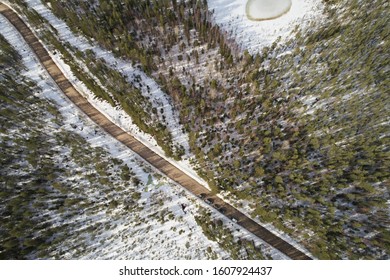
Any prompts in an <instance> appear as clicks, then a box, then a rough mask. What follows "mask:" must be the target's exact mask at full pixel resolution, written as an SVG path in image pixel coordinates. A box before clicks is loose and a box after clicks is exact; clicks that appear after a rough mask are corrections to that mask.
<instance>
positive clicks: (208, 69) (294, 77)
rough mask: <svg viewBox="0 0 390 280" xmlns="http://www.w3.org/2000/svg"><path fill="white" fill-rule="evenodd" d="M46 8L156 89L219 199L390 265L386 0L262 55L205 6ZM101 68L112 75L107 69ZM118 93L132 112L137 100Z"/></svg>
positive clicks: (356, 8)
mask: <svg viewBox="0 0 390 280" xmlns="http://www.w3.org/2000/svg"><path fill="white" fill-rule="evenodd" d="M14 2H21V1H14ZM46 2H47V3H48V4H50V7H51V9H52V10H53V12H54V13H55V14H56V15H57V16H58V17H60V18H63V19H64V20H65V21H66V22H67V24H68V25H69V26H70V27H71V28H72V30H73V31H74V32H76V33H80V34H83V35H84V36H86V37H87V38H89V39H91V40H95V41H96V42H97V43H98V44H100V45H101V46H102V47H104V48H107V49H109V50H112V51H113V52H114V53H115V55H117V56H118V57H121V58H124V59H128V60H130V61H132V63H134V65H137V66H138V67H140V68H141V69H143V70H144V71H145V72H146V73H148V74H149V75H151V76H152V77H154V78H155V79H156V81H157V82H158V83H159V84H160V85H161V87H162V88H163V89H164V91H165V92H166V93H167V94H168V95H169V96H170V97H171V98H172V102H173V105H174V107H175V108H176V110H178V111H179V114H180V120H181V123H182V124H183V125H184V126H185V129H186V131H187V133H188V134H189V140H190V141H189V143H190V147H191V151H192V152H193V153H194V154H195V156H196V160H197V163H198V164H199V166H200V168H199V169H198V172H199V174H200V175H202V177H203V178H204V179H205V180H207V181H208V183H209V185H210V186H211V187H212V188H213V190H214V191H215V192H219V193H221V194H222V195H224V196H227V197H229V199H230V200H233V198H234V199H235V200H236V201H237V205H238V206H240V204H242V203H249V205H250V208H251V215H252V217H253V218H255V219H259V220H260V221H262V222H266V223H271V224H273V225H274V226H275V227H277V228H278V229H280V230H282V231H284V232H286V233H288V234H290V235H291V236H292V237H294V238H296V239H297V240H298V241H299V242H301V243H302V244H303V245H304V246H306V247H307V248H308V249H309V250H310V251H311V252H312V253H313V255H315V256H317V257H318V258H321V259H339V258H342V259H359V258H365V259H370V258H374V259H387V258H389V251H390V232H389V209H388V204H387V201H388V200H389V173H388V170H390V164H389V156H390V154H389V134H388V132H389V106H390V104H389V98H388V92H387V91H388V90H387V89H388V86H389V84H390V82H389V67H388V65H390V63H389V62H390V61H389V60H390V56H389V54H388V53H387V50H388V49H389V40H388V37H389V33H390V27H389V26H390V25H389V22H388V17H387V16H386V14H387V12H388V4H387V1H385V0H375V1H371V2H370V3H363V4H362V3H361V1H357V0H337V1H335V0H329V1H324V5H325V11H324V12H325V13H326V17H327V21H326V24H323V25H321V26H320V27H315V23H314V22H313V24H312V26H310V25H309V28H306V29H300V28H298V27H297V28H296V30H295V34H294V37H293V38H292V39H289V40H287V41H286V40H282V38H280V39H279V40H278V41H276V42H275V43H274V44H273V45H272V46H271V47H269V48H264V49H263V50H261V51H259V53H258V54H255V55H251V54H249V53H248V52H247V51H245V50H242V49H240V46H237V45H236V44H235V42H234V38H230V37H229V34H225V33H224V32H223V31H222V30H221V29H220V28H219V27H218V26H216V25H215V24H214V23H213V20H212V12H210V11H209V10H208V7H207V1H195V0H190V1H176V0H172V1H168V0H167V1H131V0H124V1H121V2H116V1H104V0H99V1H97V0H96V1H79V0H72V1H54V0H51V1H46ZM340 7H343V8H342V9H341V8H340ZM310 27H312V28H310ZM79 57H80V59H83V60H85V61H88V62H89V61H92V60H93V54H80V55H79ZM90 70H91V71H93V72H94V73H96V75H99V73H101V74H102V76H103V77H110V75H109V73H110V70H109V69H107V68H106V67H105V66H104V63H100V62H98V63H95V64H94V65H92V66H91V69H90ZM113 76H114V78H113V79H112V81H115V82H116V81H120V80H121V79H120V77H115V75H114V74H113ZM107 85H108V86H110V83H107ZM112 91H114V90H112ZM118 92H121V93H122V94H123V92H126V95H124V96H122V97H120V95H118V96H117V97H116V101H118V102H119V103H120V104H121V105H122V107H123V108H124V109H125V110H126V100H129V99H128V98H132V97H131V96H133V94H136V93H134V92H133V91H132V90H131V88H128V85H127V86H126V88H121V89H120V90H119V91H118ZM146 107H147V106H146ZM140 108H141V109H140V111H139V112H138V111H137V114H135V115H137V116H136V117H135V118H137V117H138V118H140V117H141V116H143V114H144V113H143V112H142V110H144V111H145V106H141V107H140ZM126 111H127V112H129V114H131V112H134V110H133V109H129V110H126ZM143 123H144V124H149V123H148V121H143ZM140 126H141V127H142V125H140ZM148 127H149V126H148V125H145V126H144V127H143V129H145V130H146V129H150V128H148ZM157 127H158V125H157ZM162 131H163V130H162ZM151 133H153V134H154V135H157V134H158V132H157V130H151ZM164 137H165V140H161V142H162V143H164V141H165V143H167V142H169V136H165V134H164V133H162V132H161V136H160V137H159V138H160V139H164ZM167 137H168V138H167ZM168 146H169V144H168ZM166 150H168V149H166ZM178 150H180V149H178ZM177 157H179V155H177Z"/></svg>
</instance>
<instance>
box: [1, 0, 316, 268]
mask: <svg viewBox="0 0 390 280" xmlns="http://www.w3.org/2000/svg"><path fill="white" fill-rule="evenodd" d="M0 13H2V14H3V15H4V16H5V17H6V18H7V19H8V20H9V21H10V22H11V23H12V24H13V25H14V26H15V27H16V29H17V30H18V31H19V32H20V34H21V35H22V36H23V38H24V39H25V40H26V42H27V43H28V44H29V46H30V47H31V49H32V50H33V51H34V53H35V54H36V55H37V57H38V58H39V60H40V62H41V63H42V65H43V66H44V67H45V68H46V70H47V72H48V73H49V74H50V76H51V77H52V78H53V80H54V81H55V82H56V83H57V85H58V87H59V88H60V89H61V90H62V91H63V93H64V94H65V95H66V96H67V97H68V98H69V99H70V101H72V102H73V103H74V104H75V105H77V106H78V107H79V108H80V110H81V111H83V112H84V113H85V114H86V115H87V116H88V117H89V118H90V119H92V120H93V121H94V122H95V123H96V124H97V125H99V126H100V127H101V128H103V129H104V130H105V131H106V132H107V133H109V134H110V135H111V136H112V137H114V138H115V139H117V140H118V141H120V142H121V143H123V144H124V145H126V146H127V147H128V148H130V149H131V150H133V151H134V152H136V153H137V154H138V155H140V156H141V157H142V158H143V159H145V160H146V161H147V162H149V163H150V164H151V165H152V166H154V167H155V168H157V169H158V170H160V171H161V172H162V173H164V174H165V175H166V176H167V177H169V178H170V179H172V180H173V181H175V182H176V183H178V184H179V185H181V186H182V187H183V188H185V189H187V190H188V191H190V192H191V193H193V194H194V195H196V196H198V197H201V198H202V199H203V200H205V201H207V202H208V203H210V204H211V205H212V206H214V208H215V209H217V210H218V211H220V212H221V213H222V214H224V215H225V216H226V217H228V218H230V219H232V220H233V221H235V222H236V223H237V224H239V225H240V226H242V227H243V228H245V229H247V230H248V231H250V232H251V233H253V234H254V235H256V236H258V237H259V238H261V239H262V240H264V241H265V242H267V243H268V244H270V245H271V246H273V247H275V248H276V249H278V250H279V251H281V252H282V253H284V254H285V255H287V256H288V257H290V258H292V259H296V260H309V259H311V258H310V257H309V256H307V255H306V254H304V253H303V252H301V251H300V250H298V249H297V248H295V247H294V246H292V245H291V244H289V243H288V242H286V241H284V240H283V239H281V238H280V237H278V236H276V235H275V234H273V233H272V232H270V231H269V230H267V229H266V228H264V227H262V226H261V225H259V224H258V223H256V222H255V221H253V220H252V219H251V218H249V217H248V216H246V215H245V214H243V213H242V212H240V211H239V210H237V209H236V208H234V207H233V206H231V205H230V204H228V203H226V202H225V201H223V200H222V199H220V198H219V197H217V196H216V195H213V194H212V193H211V192H210V191H209V190H208V189H206V188H205V187H204V186H202V185H201V184H199V183H198V182H197V181H195V180H194V179H192V178H191V177H190V176H188V175H187V174H186V173H184V172H183V171H181V170H180V169H178V168H176V167H175V166H173V165H172V164H171V163H169V162H168V161H166V160H165V159H163V158H162V157H160V156H159V155H157V154H156V153H155V152H153V151H152V150H150V149H149V148H147V147H146V146H145V145H143V144H142V143H141V142H139V141H138V140H136V139H135V138H134V137H133V136H131V135H130V134H128V133H126V132H125V131H124V130H122V129H121V128H120V127H118V126H117V125H115V124H114V123H112V122H111V121H110V120H109V119H108V118H106V117H105V116H104V115H103V114H102V113H101V112H100V111H98V110H97V109H95V108H94V107H93V106H92V105H91V104H90V103H89V102H88V101H87V100H86V99H85V98H84V97H83V96H82V95H81V94H80V93H79V92H78V91H77V90H76V89H75V88H74V87H73V86H72V84H71V83H70V82H69V81H68V80H67V79H66V77H65V76H64V74H63V73H62V72H61V70H60V69H59V68H58V67H57V65H56V64H55V63H54V61H53V60H52V59H51V57H50V55H49V54H48V52H47V51H46V49H45V48H44V47H43V45H42V44H41V43H40V42H39V40H38V38H37V37H36V36H35V35H34V34H33V33H32V31H31V30H30V29H29V28H28V26H27V25H26V24H25V23H24V22H23V21H22V20H21V18H20V17H19V16H18V15H17V14H16V13H15V12H14V11H13V10H12V9H11V8H9V7H8V6H6V5H5V4H3V3H1V2H0Z"/></svg>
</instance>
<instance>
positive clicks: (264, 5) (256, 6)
mask: <svg viewBox="0 0 390 280" xmlns="http://www.w3.org/2000/svg"><path fill="white" fill-rule="evenodd" d="M290 8H291V0H248V2H247V4H246V15H247V16H248V18H249V19H251V20H270V19H275V18H278V17H280V16H282V15H284V14H285V13H287V12H288V11H289V10H290Z"/></svg>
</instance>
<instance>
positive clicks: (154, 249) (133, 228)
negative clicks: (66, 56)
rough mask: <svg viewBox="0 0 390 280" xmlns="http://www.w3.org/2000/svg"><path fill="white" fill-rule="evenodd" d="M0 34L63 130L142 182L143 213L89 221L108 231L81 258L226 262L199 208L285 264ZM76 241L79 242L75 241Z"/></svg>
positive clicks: (0, 26) (15, 38)
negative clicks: (211, 256)
mask: <svg viewBox="0 0 390 280" xmlns="http://www.w3.org/2000/svg"><path fill="white" fill-rule="evenodd" d="M0 34H2V35H3V36H4V37H5V38H6V39H7V40H8V41H9V42H10V44H11V45H12V46H13V47H14V48H15V49H16V50H18V52H19V53H20V54H21V56H22V61H23V63H24V65H25V66H26V71H24V72H23V73H22V75H24V76H26V77H28V78H29V79H31V80H33V81H35V82H36V83H37V85H38V86H39V87H40V88H41V91H40V92H38V93H37V95H38V96H40V97H42V98H45V99H49V100H51V101H54V103H56V104H58V108H59V111H60V112H61V114H62V116H63V118H64V122H65V124H66V125H65V128H66V129H67V130H69V131H72V132H74V133H77V134H79V135H80V136H82V137H83V138H84V139H86V141H87V142H88V143H89V144H90V145H91V146H92V147H102V148H104V149H105V150H107V151H108V152H109V154H110V155H111V156H112V157H115V158H118V159H121V160H123V161H124V163H125V164H127V165H128V166H129V167H131V169H132V170H133V171H134V173H135V176H136V177H137V178H139V179H140V180H141V184H140V185H139V189H138V191H139V192H141V199H140V201H139V203H140V204H141V205H143V207H144V208H143V210H141V211H140V213H132V212H128V213H126V215H125V216H119V217H118V215H113V216H110V217H108V216H107V215H106V214H105V213H104V212H101V213H99V214H98V215H96V216H93V217H92V219H93V222H96V223H104V224H107V223H109V224H110V230H107V231H106V230H105V231H103V232H99V233H98V234H97V235H96V236H95V240H93V242H92V240H89V241H87V242H91V244H90V246H91V250H90V251H88V254H86V255H84V256H83V258H85V259H91V258H94V259H95V258H97V259H109V258H112V259H181V258H189V259H202V258H206V257H207V254H206V253H205V252H206V251H207V248H209V247H210V248H211V249H212V251H213V252H215V253H216V255H217V257H218V258H221V259H222V258H228V257H229V256H228V254H227V253H226V252H225V251H223V250H222V249H221V248H220V247H219V246H218V244H217V243H216V242H213V241H210V240H209V239H207V238H206V236H205V235H204V234H203V232H202V229H201V227H200V226H198V225H197V223H196V221H195V218H194V216H195V215H196V214H197V213H198V207H199V206H200V205H201V206H203V207H206V208H209V209H210V210H211V211H213V212H214V213H213V217H214V218H219V219H222V220H224V221H225V222H226V224H227V226H228V227H229V228H230V229H231V230H233V231H234V232H235V236H236V237H239V238H245V237H247V238H250V239H252V240H254V241H255V243H256V244H262V245H263V253H264V254H267V255H271V256H272V257H273V258H274V259H287V257H286V256H285V255H283V254H282V253H280V252H279V251H277V250H276V249H274V248H272V247H270V246H269V245H267V244H266V243H264V242H263V241H262V240H260V239H259V238H257V237H254V236H253V235H251V234H250V233H248V232H247V231H245V230H243V229H242V228H240V227H239V226H238V225H236V224H234V223H232V222H228V220H227V218H226V217H225V216H223V215H222V214H220V213H218V212H216V211H214V210H213V209H212V208H211V207H209V206H208V205H206V204H205V203H203V202H201V201H200V200H198V199H196V198H194V197H193V196H192V195H191V194H189V193H188V192H186V191H184V190H183V189H182V188H181V187H179V186H177V185H176V184H174V183H173V182H171V181H169V180H167V179H166V178H164V177H160V176H157V175H156V173H155V172H154V171H153V170H151V169H150V167H148V166H147V165H145V164H144V162H143V161H142V160H141V159H140V158H139V156H137V155H136V154H134V153H133V152H132V151H130V150H129V149H128V148H127V147H125V146H124V145H122V144H121V143H119V142H118V141H116V140H115V139H113V138H112V137H111V136H109V135H107V134H106V133H104V132H103V131H102V130H100V129H99V128H98V127H97V126H96V125H95V124H94V123H93V122H92V121H91V120H89V119H88V118H86V117H85V115H84V114H82V113H81V112H80V111H79V110H78V108H77V107H76V106H75V105H73V104H72V103H71V102H70V101H69V100H68V99H67V98H65V96H64V95H63V94H62V93H61V92H60V91H59V89H58V87H57V86H56V85H55V83H54V82H53V80H52V79H51V78H50V76H49V75H48V74H47V72H46V71H45V69H44V68H43V67H42V65H41V64H40V63H39V61H38V59H37V58H36V56H35V55H34V54H33V52H32V50H31V49H30V48H29V46H28V45H27V44H26V43H25V41H24V40H23V38H22V37H21V36H20V34H19V33H18V32H17V30H16V29H15V28H14V27H13V26H12V25H11V24H10V23H9V22H8V21H7V20H6V19H5V18H4V17H3V16H2V15H0ZM156 200H158V201H161V202H162V203H163V205H159V204H158V203H156ZM182 204H185V205H187V207H186V211H185V212H184V211H183V210H182V208H181V205H182ZM161 208H164V209H165V210H166V213H167V214H172V215H173V219H169V220H168V221H165V222H163V223H161V222H160V221H158V220H156V219H153V218H151V215H153V213H156V212H158V211H159V210H161ZM86 219H87V217H85V216H80V217H79V218H78V222H80V223H81V224H82V223H84V222H91V221H90V220H86ZM138 221H142V222H141V223H139V222H138ZM72 240H73V239H71V238H70V239H69V241H68V242H69V244H67V245H68V246H71V245H72V244H71V243H72V242H73V241H72ZM74 241H75V242H76V240H74ZM77 242H80V241H79V240H77ZM194 244H196V246H194ZM64 246H66V245H64ZM60 249H61V248H59V249H58V250H60ZM72 253H73V252H68V253H67V255H65V256H64V258H74V255H72Z"/></svg>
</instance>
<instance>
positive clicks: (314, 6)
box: [208, 0, 324, 54]
mask: <svg viewBox="0 0 390 280" xmlns="http://www.w3.org/2000/svg"><path fill="white" fill-rule="evenodd" d="M246 3H247V1H246V0H245V1H244V0H208V6H209V10H210V11H214V20H215V22H216V23H217V24H218V25H219V26H220V27H221V28H222V30H224V31H225V32H227V34H228V36H229V37H230V38H233V39H235V40H236V42H237V44H238V45H239V46H241V48H243V49H247V50H248V51H249V52H250V53H251V54H255V53H258V52H260V51H261V50H262V48H264V47H269V46H271V45H272V43H273V42H275V40H277V39H278V37H281V40H282V41H283V40H286V39H289V38H290V36H291V32H292V31H293V30H294V28H295V26H296V25H298V26H300V27H302V26H305V25H307V24H308V23H309V22H310V21H321V20H322V19H323V17H324V16H323V4H322V1H321V0H292V5H291V9H290V10H289V11H288V12H287V13H286V14H284V15H283V16H281V17H279V18H276V19H273V20H265V21H253V20H250V19H248V17H247V15H246V11H245V8H246Z"/></svg>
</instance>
